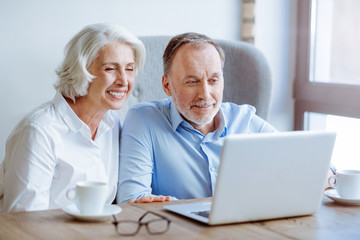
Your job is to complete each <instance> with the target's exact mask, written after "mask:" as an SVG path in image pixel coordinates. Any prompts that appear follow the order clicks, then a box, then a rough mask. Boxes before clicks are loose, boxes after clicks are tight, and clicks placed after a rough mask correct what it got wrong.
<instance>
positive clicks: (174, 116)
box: [170, 99, 185, 132]
mask: <svg viewBox="0 0 360 240" xmlns="http://www.w3.org/2000/svg"><path fill="white" fill-rule="evenodd" d="M170 118H171V124H172V129H173V131H174V132H175V131H176V129H177V128H178V127H179V125H180V123H182V122H183V121H185V120H184V119H183V118H182V117H181V115H180V113H179V112H178V110H177V109H176V107H175V104H174V101H173V100H172V99H171V102H170Z"/></svg>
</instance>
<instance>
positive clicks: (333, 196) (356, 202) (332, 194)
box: [324, 189, 360, 205]
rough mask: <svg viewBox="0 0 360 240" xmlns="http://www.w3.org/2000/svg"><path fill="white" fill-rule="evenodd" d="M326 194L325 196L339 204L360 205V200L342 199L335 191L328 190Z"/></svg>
mask: <svg viewBox="0 0 360 240" xmlns="http://www.w3.org/2000/svg"><path fill="white" fill-rule="evenodd" d="M324 194H325V196H327V197H328V198H330V199H331V200H333V201H335V202H336V203H339V204H343V205H360V199H348V198H341V197H340V196H339V194H338V193H337V191H336V190H335V189H330V190H326V191H325V193H324Z"/></svg>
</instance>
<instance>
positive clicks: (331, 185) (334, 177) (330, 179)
mask: <svg viewBox="0 0 360 240" xmlns="http://www.w3.org/2000/svg"><path fill="white" fill-rule="evenodd" d="M333 179H334V183H333V182H332V180H333ZM328 183H329V186H330V187H332V188H335V186H336V175H332V176H330V177H329V178H328Z"/></svg>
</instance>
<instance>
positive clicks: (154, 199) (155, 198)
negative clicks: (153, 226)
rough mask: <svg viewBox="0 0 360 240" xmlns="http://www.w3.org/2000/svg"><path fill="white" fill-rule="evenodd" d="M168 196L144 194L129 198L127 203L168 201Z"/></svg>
mask: <svg viewBox="0 0 360 240" xmlns="http://www.w3.org/2000/svg"><path fill="white" fill-rule="evenodd" d="M169 201H171V197H170V196H166V197H165V196H155V195H154V196H145V197H142V198H139V199H131V200H130V201H128V203H152V202H169Z"/></svg>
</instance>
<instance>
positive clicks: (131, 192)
mask: <svg viewBox="0 0 360 240" xmlns="http://www.w3.org/2000/svg"><path fill="white" fill-rule="evenodd" d="M224 60H225V56H224V52H223V50H222V49H221V48H220V47H219V46H218V45H217V44H216V43H215V42H214V41H213V40H211V39H210V38H208V37H207V36H204V35H201V34H197V33H185V34H181V35H178V36H175V37H174V38H172V39H171V40H170V42H169V44H168V46H167V47H166V49H165V52H164V55H163V64H164V75H163V77H162V85H163V89H164V91H165V92H166V94H167V95H168V96H171V98H167V99H164V100H161V101H156V102H151V103H142V104H138V105H136V106H135V107H133V108H132V109H131V110H130V111H129V112H128V114H127V117H126V120H125V122H124V126H123V132H122V136H121V147H120V170H119V174H120V175H119V189H118V195H117V199H118V201H119V202H127V201H130V202H151V201H168V200H170V197H173V198H177V199H189V198H202V197H209V196H212V195H213V193H214V188H215V183H216V178H217V169H218V166H219V161H220V159H219V158H220V152H221V148H222V145H223V142H224V138H225V137H226V136H229V135H230V134H239V133H246V134H247V133H260V132H275V131H276V129H275V128H273V127H272V126H271V125H270V124H268V123H267V122H265V121H264V120H263V119H261V118H260V117H258V116H257V115H255V108H254V107H252V106H249V105H236V104H232V103H222V97H223V89H224V79H223V65H224ZM164 196H166V197H164Z"/></svg>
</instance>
